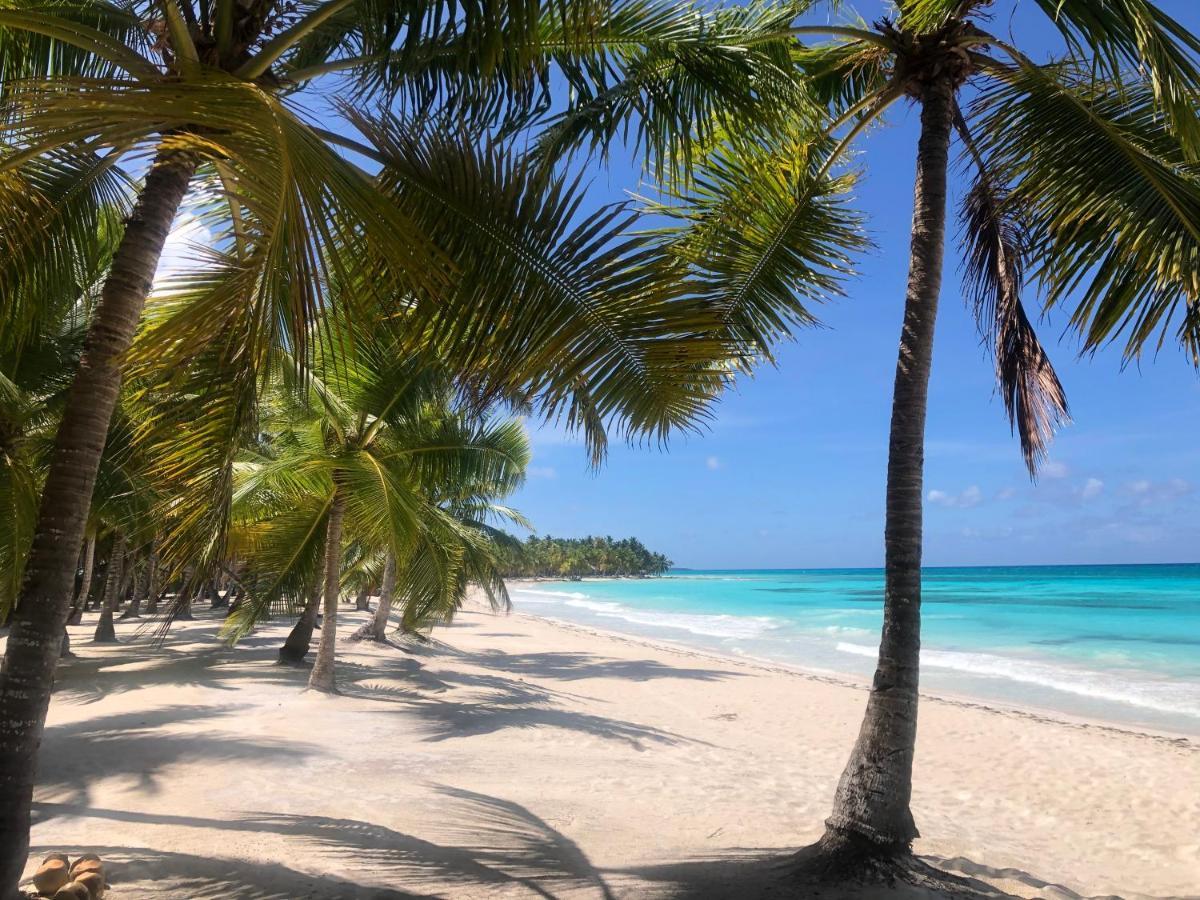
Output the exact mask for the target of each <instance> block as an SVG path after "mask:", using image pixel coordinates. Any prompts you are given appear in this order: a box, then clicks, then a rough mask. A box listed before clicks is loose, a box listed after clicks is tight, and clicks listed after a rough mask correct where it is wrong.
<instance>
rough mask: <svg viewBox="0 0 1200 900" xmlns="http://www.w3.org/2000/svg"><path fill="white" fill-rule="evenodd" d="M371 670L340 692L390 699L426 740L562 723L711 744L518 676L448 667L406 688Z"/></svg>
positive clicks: (658, 740) (629, 738) (625, 736)
mask: <svg viewBox="0 0 1200 900" xmlns="http://www.w3.org/2000/svg"><path fill="white" fill-rule="evenodd" d="M371 674H372V676H373V678H372V680H371V681H363V682H350V681H349V680H343V681H340V682H339V684H340V690H341V692H342V693H343V694H344V695H346V696H351V697H356V698H359V699H362V700H368V701H371V702H375V703H392V704H395V705H396V706H397V707H399V708H400V709H401V711H403V712H404V713H405V714H407V715H411V716H413V717H414V718H416V719H418V720H420V721H421V723H422V724H421V726H420V727H422V728H423V729H424V735H423V740H425V741H432V742H438V741H446V740H451V739H453V738H464V737H477V736H479V735H485V734H493V733H494V732H497V731H502V730H504V729H508V728H523V729H529V728H561V729H564V730H567V731H575V732H580V733H583V734H588V735H591V736H593V737H601V738H605V739H607V740H614V741H620V742H623V743H625V744H628V745H629V746H631V747H633V748H634V749H635V750H639V751H641V750H645V749H647V747H646V744H649V743H653V744H662V745H674V744H685V743H687V744H696V745H704V746H712V745H711V744H708V743H707V742H706V741H701V740H698V739H694V738H689V737H686V736H684V735H680V734H676V733H674V732H670V731H665V730H663V729H660V728H655V727H654V726H652V725H642V724H639V723H636V722H628V721H623V720H620V719H613V718H609V717H607V716H598V715H594V714H592V713H585V712H578V711H576V710H571V709H565V708H563V707H562V706H558V705H554V704H555V703H556V701H562V700H569V699H571V695H563V694H560V693H557V692H554V691H551V690H548V689H546V688H542V687H540V686H538V685H535V684H530V683H528V682H525V681H521V680H513V679H509V678H503V677H500V676H488V675H472V674H470V673H462V672H453V673H439V674H438V675H437V676H427V677H426V678H424V679H418V678H413V679H412V686H411V687H410V686H409V684H407V683H400V684H394V683H393V684H389V683H386V682H383V681H379V680H376V679H378V678H379V674H380V673H379V672H378V671H377V670H372V672H371ZM409 677H411V676H409ZM430 684H434V685H437V687H436V688H435V690H434V695H433V696H430V695H429V694H427V693H424V692H423V691H422V690H420V689H419V688H420V687H427V686H428V685H430ZM453 687H469V688H472V690H471V691H470V693H469V694H468V695H466V696H464V697H463V698H462V699H451V698H447V697H443V696H440V694H442V693H445V692H446V690H448V689H449V688H453Z"/></svg>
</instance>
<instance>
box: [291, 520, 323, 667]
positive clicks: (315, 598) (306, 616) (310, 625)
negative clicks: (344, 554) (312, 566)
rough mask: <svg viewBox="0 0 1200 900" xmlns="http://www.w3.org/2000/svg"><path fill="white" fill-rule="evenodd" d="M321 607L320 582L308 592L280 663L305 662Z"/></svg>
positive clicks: (297, 663) (296, 664) (293, 664)
mask: <svg viewBox="0 0 1200 900" xmlns="http://www.w3.org/2000/svg"><path fill="white" fill-rule="evenodd" d="M325 528H326V532H325V533H326V535H328V534H329V530H328V529H329V525H328V523H326V526H325ZM324 574H325V571H324V569H323V568H322V570H321V575H322V576H324ZM320 609H321V585H320V583H318V584H315V585H313V589H312V590H311V591H309V592H308V600H307V601H305V603H304V609H303V610H302V611H301V613H300V618H299V619H298V620H297V621H296V624H295V625H293V626H292V630H291V631H289V632H288V636H287V640H285V641H284V642H283V646H282V647H280V648H279V663H280V665H285V666H298V665H300V664H301V663H303V662H304V657H305V656H306V655H307V654H308V648H309V647H311V646H312V635H313V629H315V628H316V627H317V612H318V611H319V610H320Z"/></svg>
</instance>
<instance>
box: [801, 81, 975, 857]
mask: <svg viewBox="0 0 1200 900" xmlns="http://www.w3.org/2000/svg"><path fill="white" fill-rule="evenodd" d="M953 90H954V89H953V85H952V84H951V83H950V82H949V80H948V79H944V78H943V79H938V80H936V81H933V82H931V83H930V84H929V86H928V87H926V89H925V92H924V96H923V97H922V109H921V138H920V143H919V145H918V150H917V178H916V188H915V203H914V210H913V226H912V241H911V259H910V262H909V275H908V293H907V296H906V298H905V304H904V326H903V330H902V332H901V335H900V356H899V360H898V361H897V364H896V382H895V390H894V394H893V398H892V424H891V439H890V441H889V444H888V478H887V512H886V516H887V523H886V528H885V533H884V544H885V558H884V600H883V635H882V639H881V641H880V645H879V662H878V666H877V668H876V670H875V678H874V681H873V682H872V685H871V693H870V698H869V699H868V701H867V711H866V715H865V717H864V718H863V723H862V727H861V730H860V731H859V735H858V740H857V741H856V743H855V745H854V750H853V752H852V753H851V755H850V761H849V762H848V763H847V764H846V769H845V771H844V772H843V773H842V777H841V781H840V782H839V784H838V788H837V794H836V796H835V798H834V803H833V814H832V815H831V816H830V817H829V819H828V820H826V823H825V824H826V829H827V830H826V832H825V836H824V837H823V838H822V841H821V842H822V844H823V845H824V848H825V849H826V850H827V851H835V853H838V854H839V855H841V856H843V857H845V856H846V855H847V853H849V855H858V856H863V855H865V856H875V857H879V856H888V855H907V854H908V853H909V851H910V849H911V845H912V841H913V839H914V838H916V837H917V836H918V833H917V828H916V824H915V823H914V821H913V816H912V812H911V811H910V809H909V800H910V798H911V795H912V764H913V753H914V750H915V747H916V739H917V681H918V674H919V669H920V655H921V537H922V530H921V516H922V508H921V500H922V491H923V483H924V473H923V469H924V462H925V410H926V406H927V402H928V396H929V371H930V365H931V362H932V359H933V335H934V320H935V318H936V316H937V304H938V294H939V293H940V291H941V284H942V255H943V249H944V245H945V231H946V169H947V156H948V153H949V147H950V130H951V122H952V120H951V102H952V98H953Z"/></svg>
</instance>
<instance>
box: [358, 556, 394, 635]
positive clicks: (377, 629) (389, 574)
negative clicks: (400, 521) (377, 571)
mask: <svg viewBox="0 0 1200 900" xmlns="http://www.w3.org/2000/svg"><path fill="white" fill-rule="evenodd" d="M395 593H396V557H395V556H393V555H392V554H391V553H388V555H387V562H385V563H384V564H383V584H381V585H380V587H379V605H378V606H376V607H375V615H373V616H371V621H369V622H366V623H365V624H364V625H363V626H362V627H361V628H359V629H358V631H356V632H354V635H353V637H352V638H351V640H355V641H380V642H382V641H386V640H387V625H388V617H389V616H390V615H391V612H392V596H393V595H394V594H395Z"/></svg>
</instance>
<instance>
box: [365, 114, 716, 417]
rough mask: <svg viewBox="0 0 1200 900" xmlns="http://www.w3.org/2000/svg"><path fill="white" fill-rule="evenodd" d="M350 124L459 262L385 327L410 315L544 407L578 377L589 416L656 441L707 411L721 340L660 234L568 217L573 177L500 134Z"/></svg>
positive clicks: (498, 388) (550, 409)
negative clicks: (477, 139) (496, 137)
mask: <svg viewBox="0 0 1200 900" xmlns="http://www.w3.org/2000/svg"><path fill="white" fill-rule="evenodd" d="M355 121H356V124H357V125H358V126H359V128H360V129H361V130H362V131H363V132H364V134H366V135H367V136H368V138H369V139H370V140H371V143H372V144H373V146H374V147H375V148H377V152H378V155H379V158H380V160H381V161H382V162H383V163H384V166H385V167H384V170H383V171H382V173H381V175H380V179H381V183H382V184H383V185H384V187H385V189H386V190H388V191H389V192H390V193H391V194H392V195H393V197H394V198H395V202H396V203H397V205H399V206H401V207H402V208H403V209H404V210H405V213H406V215H408V216H410V217H412V219H413V220H414V221H418V222H420V223H422V225H423V226H424V228H425V230H426V231H427V233H429V234H431V235H435V236H436V239H437V241H438V244H439V246H441V247H443V248H444V249H445V251H446V252H447V254H448V255H449V256H450V257H451V258H452V259H453V260H454V261H455V263H456V264H457V269H458V273H459V279H458V282H457V284H456V287H455V290H454V291H453V292H452V293H448V294H443V295H442V296H440V297H438V298H437V300H436V301H423V300H422V301H421V302H418V303H417V304H416V305H415V306H414V307H413V308H412V310H411V312H410V313H409V314H408V315H407V316H406V317H405V318H401V319H397V320H395V321H396V325H397V328H398V329H400V328H403V327H411V325H409V323H408V321H407V320H411V319H413V318H415V319H416V323H417V324H421V325H425V326H426V330H425V331H423V332H422V334H423V335H425V338H426V340H427V342H428V346H430V347H432V348H433V349H432V352H434V353H435V354H436V355H437V356H438V357H439V358H440V359H442V360H443V362H444V364H445V365H447V366H449V367H450V368H451V369H452V370H453V371H455V372H461V373H464V375H466V376H467V377H469V378H471V379H475V380H476V382H477V385H478V387H479V388H480V389H481V390H482V391H483V393H484V394H485V395H492V396H500V397H509V398H536V402H537V405H538V408H539V410H540V411H541V412H542V413H543V414H545V415H547V416H551V417H553V416H556V415H559V414H560V413H562V412H564V411H566V410H568V409H569V408H570V407H571V404H572V398H573V397H574V396H575V395H576V393H577V389H579V388H581V387H582V389H583V390H585V391H586V394H587V397H588V403H589V404H590V407H591V408H592V410H594V415H593V416H591V417H590V419H589V420H588V421H589V422H590V423H592V424H597V423H605V424H611V425H615V426H616V427H617V428H619V429H620V430H621V431H622V432H623V433H624V434H625V435H626V436H629V437H633V436H641V435H647V436H651V437H654V438H659V439H665V438H666V436H667V435H668V434H669V433H670V432H671V431H674V430H677V429H683V428H687V427H690V425H691V423H693V422H694V421H695V420H697V419H698V418H702V417H703V416H704V415H705V414H706V411H707V409H708V406H709V404H710V403H711V401H712V399H713V397H714V396H715V394H716V392H717V391H718V390H719V388H720V387H721V384H722V381H723V374H724V373H723V372H722V371H721V369H720V366H721V365H722V364H723V363H724V360H725V358H726V357H727V356H728V353H729V346H728V341H727V340H726V338H725V335H724V332H723V327H722V325H721V323H720V322H719V321H718V320H717V319H715V318H714V316H713V314H712V310H711V307H710V306H709V305H708V303H707V301H706V300H705V299H704V298H702V297H697V296H693V295H690V294H689V290H690V288H691V285H690V284H689V283H688V282H687V280H686V277H685V275H686V273H684V272H683V271H681V270H680V268H679V266H678V263H677V262H676V260H674V259H673V258H672V257H671V256H670V255H668V254H667V253H666V252H664V248H663V247H662V246H661V244H660V242H659V241H658V240H657V239H655V238H653V237H652V236H650V235H644V234H634V233H631V232H630V231H629V225H630V224H631V223H632V221H633V219H634V217H633V215H632V214H631V213H628V212H627V211H626V209H625V208H624V207H622V206H614V207H608V208H605V209H602V210H600V211H598V212H596V213H593V214H590V215H586V216H580V215H577V213H578V210H579V207H580V204H581V202H582V199H583V192H582V190H581V189H580V186H579V185H578V183H576V182H572V181H568V180H567V179H566V178H564V177H563V176H561V175H550V174H547V173H546V171H545V170H544V169H541V168H540V167H538V166H537V165H536V164H534V163H532V162H530V161H529V160H527V159H522V158H518V157H515V156H514V155H513V154H512V153H511V152H509V151H507V150H506V149H505V148H503V147H501V146H490V147H484V148H479V147H477V146H475V145H474V144H473V143H472V142H471V141H470V140H469V139H467V138H466V137H465V136H459V137H456V136H452V135H428V136H421V135H414V134H412V133H411V132H408V131H407V130H406V129H405V128H404V126H403V123H401V122H400V121H398V120H395V119H393V118H388V117H385V118H383V119H380V120H378V121H371V120H366V119H364V118H362V117H356V118H355Z"/></svg>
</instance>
